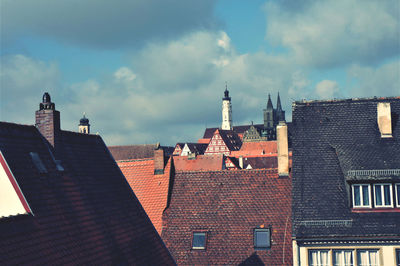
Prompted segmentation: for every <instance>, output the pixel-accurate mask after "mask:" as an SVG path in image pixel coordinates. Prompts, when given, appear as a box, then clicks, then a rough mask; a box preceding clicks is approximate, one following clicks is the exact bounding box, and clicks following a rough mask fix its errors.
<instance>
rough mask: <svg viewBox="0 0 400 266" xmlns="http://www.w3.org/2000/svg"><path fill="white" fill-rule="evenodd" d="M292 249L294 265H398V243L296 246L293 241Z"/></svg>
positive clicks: (399, 258)
mask: <svg viewBox="0 0 400 266" xmlns="http://www.w3.org/2000/svg"><path fill="white" fill-rule="evenodd" d="M293 251H294V257H293V265H295V266H304V265H308V266H358V265H360V266H364V265H368V266H390V265H400V244H399V245H390V244H387V245H376V244H373V243H368V244H364V245H357V246H353V245H330V246H328V245H326V246H322V245H321V246H298V245H297V243H296V241H293Z"/></svg>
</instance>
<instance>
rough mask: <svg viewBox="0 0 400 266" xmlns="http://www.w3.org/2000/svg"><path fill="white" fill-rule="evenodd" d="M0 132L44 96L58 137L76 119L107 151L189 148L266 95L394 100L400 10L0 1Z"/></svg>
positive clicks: (206, 2) (190, 1)
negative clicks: (224, 116)
mask: <svg viewBox="0 0 400 266" xmlns="http://www.w3.org/2000/svg"><path fill="white" fill-rule="evenodd" d="M0 3H1V7H0V12H1V14H0V15H1V40H0V41H1V50H0V53H1V54H0V56H1V69H0V86H1V87H0V96H1V97H0V120H1V121H9V122H16V123H23V124H33V123H34V111H35V110H36V109H37V107H38V103H39V101H40V100H41V96H42V94H43V93H44V92H45V91H48V92H50V94H51V96H52V100H53V101H54V102H55V103H56V108H57V109H58V110H60V111H61V119H62V124H61V125H62V128H63V129H65V130H72V131H76V130H77V124H78V121H79V119H80V118H81V117H82V113H83V112H86V114H87V117H88V118H89V119H90V122H91V124H92V132H99V133H100V134H101V135H102V137H103V138H104V140H105V142H106V143H107V144H109V145H117V144H138V143H155V142H158V141H160V142H161V143H162V144H165V145H174V144H175V143H176V142H189V141H191V142H195V141H196V140H197V139H198V138H200V137H201V136H202V133H203V132H204V128H205V127H206V126H208V127H210V126H220V123H221V98H222V95H223V90H224V87H225V81H226V82H227V83H228V88H229V90H230V93H231V96H232V105H233V123H234V124H235V125H240V124H247V123H250V121H254V122H255V123H262V109H263V108H265V106H266V102H267V96H268V94H269V93H270V94H271V95H272V97H273V99H274V103H275V100H276V96H277V93H278V92H280V95H281V99H282V104H283V107H284V109H285V110H286V113H287V120H289V121H290V120H291V119H290V116H291V104H292V102H293V101H295V100H301V99H309V100H311V99H332V98H352V97H358V98H359V97H373V96H399V95H400V60H399V54H400V6H399V5H400V3H399V1H397V0H393V1H390V0H388V1H377V0H364V1H356V0H335V1H311V0H303V1H289V0H280V1H261V0H252V1H239V0H219V1H213V0H203V1H194V0H187V1H178V0H165V1H156V0H146V1H144V0H135V1H124V0H116V1H106V0H87V1H78V0H69V1H65V0H64V1H61V0H60V1H55V0H37V1H30V0H18V1H15V0H14V1H11V0H0Z"/></svg>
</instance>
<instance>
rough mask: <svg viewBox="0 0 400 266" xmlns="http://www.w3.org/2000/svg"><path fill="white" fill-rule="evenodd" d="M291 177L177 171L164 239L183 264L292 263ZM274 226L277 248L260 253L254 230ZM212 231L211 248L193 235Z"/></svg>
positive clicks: (273, 172)
mask: <svg viewBox="0 0 400 266" xmlns="http://www.w3.org/2000/svg"><path fill="white" fill-rule="evenodd" d="M290 217H291V178H279V177H278V173H277V171H276V169H274V170H233V171H216V172H181V173H176V175H175V179H174V188H173V190H172V195H171V201H170V204H169V207H168V208H167V209H166V210H165V212H164V216H163V232H162V238H163V240H164V242H165V244H166V245H167V247H168V248H169V250H170V252H171V253H172V255H173V256H174V258H175V260H176V262H177V263H178V264H179V265H238V264H240V263H242V262H246V263H250V262H251V261H258V262H260V264H257V265H264V264H265V265H292V243H291V219H290ZM262 227H264V228H269V227H270V228H271V235H272V237H271V238H272V247H271V249H269V250H255V249H254V244H253V230H254V229H255V228H262ZM195 231H203V232H207V243H206V249H205V250H193V249H192V234H193V232H195Z"/></svg>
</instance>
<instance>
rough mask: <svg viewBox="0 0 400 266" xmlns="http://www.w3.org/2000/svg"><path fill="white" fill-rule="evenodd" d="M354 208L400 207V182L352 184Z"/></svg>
mask: <svg viewBox="0 0 400 266" xmlns="http://www.w3.org/2000/svg"><path fill="white" fill-rule="evenodd" d="M351 191H352V201H353V208H355V209H359V208H370V209H372V208H376V209H379V208H382V209H383V208H386V209H388V208H400V198H399V197H400V184H399V183H397V184H392V183H372V184H353V185H351Z"/></svg>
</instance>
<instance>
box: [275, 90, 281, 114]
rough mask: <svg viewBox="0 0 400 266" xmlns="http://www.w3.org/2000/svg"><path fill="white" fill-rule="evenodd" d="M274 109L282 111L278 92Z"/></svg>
mask: <svg viewBox="0 0 400 266" xmlns="http://www.w3.org/2000/svg"><path fill="white" fill-rule="evenodd" d="M276 110H277V111H278V112H279V111H282V106H281V97H279V92H278V100H277V103H276Z"/></svg>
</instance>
